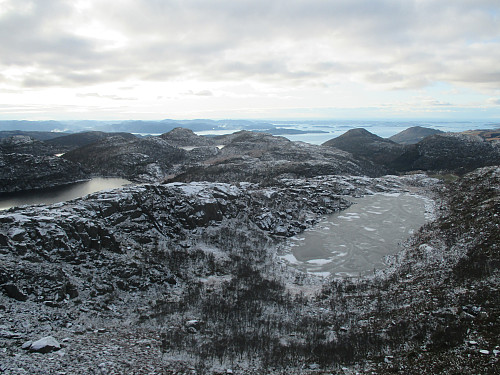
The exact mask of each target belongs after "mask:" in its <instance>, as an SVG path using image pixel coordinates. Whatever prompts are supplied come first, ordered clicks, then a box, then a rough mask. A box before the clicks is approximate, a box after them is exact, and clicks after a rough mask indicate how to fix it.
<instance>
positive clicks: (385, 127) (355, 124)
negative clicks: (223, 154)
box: [197, 119, 500, 144]
mask: <svg viewBox="0 0 500 375" xmlns="http://www.w3.org/2000/svg"><path fill="white" fill-rule="evenodd" d="M267 122H268V123H270V124H272V125H274V126H275V127H276V128H278V129H279V128H285V129H296V130H301V131H304V132H308V133H302V134H283V135H281V136H282V137H285V138H288V139H290V140H291V141H302V142H307V143H312V144H322V143H324V142H326V141H328V140H330V139H332V138H336V137H338V136H340V135H342V134H344V133H345V132H347V131H348V130H350V129H355V128H364V129H366V130H368V131H369V132H370V133H373V134H376V135H378V136H380V137H383V138H389V137H391V136H393V135H395V134H397V133H399V132H402V131H403V130H405V129H408V128H411V127H413V126H422V127H425V128H432V129H437V130H441V131H443V132H462V131H466V130H477V129H498V128H500V119H499V120H498V121H496V120H484V121H475V120H471V121H451V120H443V121H437V120H436V121H434V120H433V121H388V120H386V121H384V120H377V121H374V120H338V121H336V120H331V121H328V120H324V121H267ZM235 131H237V130H235V129H231V130H229V129H228V130H227V131H226V130H217V131H203V132H197V134H199V135H209V134H210V135H222V134H228V133H234V132H235ZM311 131H313V132H314V131H321V133H309V132H311Z"/></svg>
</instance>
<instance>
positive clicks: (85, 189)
mask: <svg viewBox="0 0 500 375" xmlns="http://www.w3.org/2000/svg"><path fill="white" fill-rule="evenodd" d="M131 183H132V182H130V181H129V180H125V179H123V178H101V177H99V178H93V179H91V180H89V181H83V182H77V183H74V184H70V185H64V186H59V187H55V188H50V189H41V190H30V191H23V192H19V193H9V194H2V196H1V197H0V210H6V209H8V208H11V207H16V206H22V205H25V204H30V205H31V204H52V203H58V202H64V201H69V200H71V199H75V198H79V197H83V196H84V195H87V194H91V193H95V192H96V191H101V190H108V189H115V188H118V187H121V186H124V185H128V184H131Z"/></svg>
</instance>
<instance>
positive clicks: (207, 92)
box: [182, 90, 214, 96]
mask: <svg viewBox="0 0 500 375" xmlns="http://www.w3.org/2000/svg"><path fill="white" fill-rule="evenodd" d="M182 95H187V96H213V95H214V93H213V92H212V91H210V90H201V91H193V90H189V91H186V92H184V93H182Z"/></svg>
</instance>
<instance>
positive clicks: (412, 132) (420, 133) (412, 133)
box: [389, 126, 443, 145]
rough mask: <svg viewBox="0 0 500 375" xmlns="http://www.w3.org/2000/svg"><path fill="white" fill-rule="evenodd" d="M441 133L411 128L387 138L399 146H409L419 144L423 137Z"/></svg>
mask: <svg viewBox="0 0 500 375" xmlns="http://www.w3.org/2000/svg"><path fill="white" fill-rule="evenodd" d="M441 133H443V132H442V131H441V130H436V129H430V128H424V127H422V126H413V127H411V128H408V129H406V130H403V131H402V132H399V133H398V134H395V135H393V136H392V137H389V139H390V140H391V141H393V142H396V143H399V144H405V145H411V144H415V143H418V142H420V141H421V140H422V139H424V138H425V137H428V136H430V135H434V134H441Z"/></svg>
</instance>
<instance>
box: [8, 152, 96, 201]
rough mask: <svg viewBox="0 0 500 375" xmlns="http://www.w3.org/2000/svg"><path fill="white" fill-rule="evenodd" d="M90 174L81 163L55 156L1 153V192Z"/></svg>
mask: <svg viewBox="0 0 500 375" xmlns="http://www.w3.org/2000/svg"><path fill="white" fill-rule="evenodd" d="M89 177H90V175H89V174H88V173H87V172H85V171H84V170H83V169H82V168H81V167H80V166H79V165H78V164H75V163H72V162H70V161H69V160H64V159H61V158H58V157H56V156H34V155H30V154H14V153H10V154H3V155H2V154H0V193H12V192H17V191H23V190H33V189H44V188H51V187H55V186H60V185H67V184H71V183H73V182H77V181H82V180H86V179H88V178H89Z"/></svg>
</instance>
